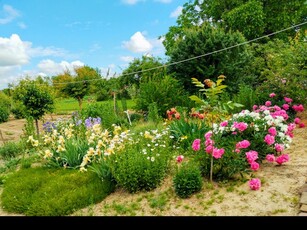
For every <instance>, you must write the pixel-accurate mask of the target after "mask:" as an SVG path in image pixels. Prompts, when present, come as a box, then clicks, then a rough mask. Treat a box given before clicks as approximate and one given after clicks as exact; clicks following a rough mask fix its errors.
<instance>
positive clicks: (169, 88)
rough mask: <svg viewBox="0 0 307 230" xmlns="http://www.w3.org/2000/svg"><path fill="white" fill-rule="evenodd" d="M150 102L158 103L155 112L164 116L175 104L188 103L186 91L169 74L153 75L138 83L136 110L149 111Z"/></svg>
mask: <svg viewBox="0 0 307 230" xmlns="http://www.w3.org/2000/svg"><path fill="white" fill-rule="evenodd" d="M161 86H163V87H161ZM152 103H156V104H157V105H159V107H158V108H157V110H158V111H157V113H158V115H159V116H160V117H166V110H167V109H169V108H172V107H175V106H179V105H185V104H187V103H190V100H189V99H188V95H187V93H186V92H185V91H184V90H183V87H182V85H181V84H180V83H179V81H177V80H175V79H174V78H173V77H171V76H168V75H166V76H153V77H152V79H148V80H144V82H142V83H141V84H140V92H139V94H138V95H137V98H136V106H135V108H136V109H137V110H141V111H145V112H148V111H149V108H150V107H149V106H150V105H151V104H152Z"/></svg>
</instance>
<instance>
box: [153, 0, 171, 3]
mask: <svg viewBox="0 0 307 230" xmlns="http://www.w3.org/2000/svg"><path fill="white" fill-rule="evenodd" d="M172 1H173V0H155V2H161V3H166V4H168V3H171V2H172Z"/></svg>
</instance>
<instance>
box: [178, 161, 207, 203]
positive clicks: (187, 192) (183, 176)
mask: <svg viewBox="0 0 307 230" xmlns="http://www.w3.org/2000/svg"><path fill="white" fill-rule="evenodd" d="M202 186H203V178H202V175H201V171H200V169H199V166H198V165H197V164H191V163H189V162H184V163H182V165H179V169H178V171H177V172H176V174H175V175H174V178H173V187H174V189H175V193H176V195H177V196H179V197H180V198H189V197H191V196H192V195H193V194H195V193H197V192H199V191H201V189H202Z"/></svg>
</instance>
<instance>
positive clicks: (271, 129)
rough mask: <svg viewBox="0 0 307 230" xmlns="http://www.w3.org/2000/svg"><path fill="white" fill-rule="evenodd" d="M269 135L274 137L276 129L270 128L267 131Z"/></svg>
mask: <svg viewBox="0 0 307 230" xmlns="http://www.w3.org/2000/svg"><path fill="white" fill-rule="evenodd" d="M268 132H269V134H271V135H272V136H276V134H277V132H276V128H275V127H271V128H269V130H268Z"/></svg>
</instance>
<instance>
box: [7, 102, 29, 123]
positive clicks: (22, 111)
mask: <svg viewBox="0 0 307 230" xmlns="http://www.w3.org/2000/svg"><path fill="white" fill-rule="evenodd" d="M11 113H12V114H13V115H14V118H15V119H23V118H26V108H25V106H24V105H23V104H22V103H21V102H20V101H15V102H14V103H13V104H12V109H11Z"/></svg>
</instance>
